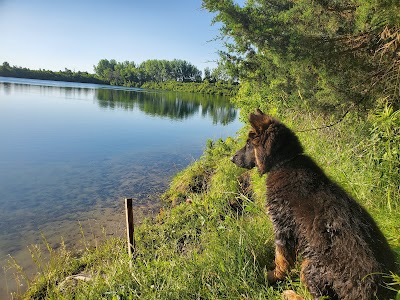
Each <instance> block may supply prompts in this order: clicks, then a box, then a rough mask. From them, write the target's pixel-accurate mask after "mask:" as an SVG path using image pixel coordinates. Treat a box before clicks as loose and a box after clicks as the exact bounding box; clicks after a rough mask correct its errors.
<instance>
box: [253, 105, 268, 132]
mask: <svg viewBox="0 0 400 300" xmlns="http://www.w3.org/2000/svg"><path fill="white" fill-rule="evenodd" d="M249 121H250V124H251V126H252V127H253V128H254V130H255V131H256V132H257V133H261V131H263V130H265V129H266V128H268V126H269V124H270V121H271V118H270V117H269V116H267V115H266V114H264V113H263V112H262V111H261V110H260V109H258V108H257V109H256V112H255V113H254V114H250V116H249Z"/></svg>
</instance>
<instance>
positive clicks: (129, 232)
mask: <svg viewBox="0 0 400 300" xmlns="http://www.w3.org/2000/svg"><path fill="white" fill-rule="evenodd" d="M132 201H133V200H132V198H129V199H128V198H126V199H125V212H126V236H127V241H128V254H129V257H130V258H132V254H133V253H134V252H135V239H134V236H133V235H134V226H133V210H132Z"/></svg>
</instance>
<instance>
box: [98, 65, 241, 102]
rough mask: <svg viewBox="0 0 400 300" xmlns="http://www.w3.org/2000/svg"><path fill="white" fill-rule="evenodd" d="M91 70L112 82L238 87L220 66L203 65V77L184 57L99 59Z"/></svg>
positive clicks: (228, 90)
mask: <svg viewBox="0 0 400 300" xmlns="http://www.w3.org/2000/svg"><path fill="white" fill-rule="evenodd" d="M94 70H95V72H96V76H97V78H99V79H101V80H103V81H107V82H109V83H110V84H112V85H119V86H129V87H142V88H147V89H162V90H169V91H184V92H198V93H204V94H219V95H228V96H230V95H233V94H235V93H236V91H237V81H236V80H234V78H232V77H230V76H229V75H227V72H226V71H225V70H224V68H223V67H222V66H218V67H217V68H215V69H213V70H211V69H209V68H206V69H205V70H204V77H202V72H201V71H200V70H199V69H197V68H196V67H195V66H194V65H192V64H191V63H189V62H187V61H185V60H178V59H175V60H172V61H168V60H157V59H152V60H146V61H144V62H142V63H141V64H139V65H137V64H135V63H134V62H129V61H125V62H117V61H115V60H114V59H112V60H107V59H102V60H100V61H99V63H98V64H97V66H95V67H94Z"/></svg>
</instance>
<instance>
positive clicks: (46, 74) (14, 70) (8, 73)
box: [0, 62, 108, 84]
mask: <svg viewBox="0 0 400 300" xmlns="http://www.w3.org/2000/svg"><path fill="white" fill-rule="evenodd" d="M0 76H4V77H16V78H29V79H41V80H55V81H67V82H82V83H97V84H108V82H105V81H103V80H101V79H99V78H98V77H96V76H95V75H94V74H90V73H88V72H80V71H78V72H73V71H71V70H68V69H65V70H64V71H58V72H54V71H50V70H42V69H40V70H31V69H28V68H23V67H17V66H12V67H11V66H10V64H9V63H8V62H4V63H3V64H2V65H0Z"/></svg>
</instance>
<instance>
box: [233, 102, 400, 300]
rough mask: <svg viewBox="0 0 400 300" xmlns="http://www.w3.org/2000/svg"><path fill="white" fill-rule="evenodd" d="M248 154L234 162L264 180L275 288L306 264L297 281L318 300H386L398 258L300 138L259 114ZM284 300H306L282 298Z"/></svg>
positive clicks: (289, 294) (254, 117) (242, 153)
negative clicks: (272, 241) (296, 266)
mask: <svg viewBox="0 0 400 300" xmlns="http://www.w3.org/2000/svg"><path fill="white" fill-rule="evenodd" d="M249 120H250V124H251V125H252V127H253V129H252V130H251V131H250V132H249V135H248V140H247V143H246V145H245V147H244V148H242V149H241V150H239V151H238V152H237V153H236V154H235V155H234V156H233V157H232V159H231V160H232V162H233V163H235V164H236V165H237V166H239V167H242V168H247V169H251V168H253V167H257V168H258V170H259V172H260V173H261V174H264V173H267V172H268V173H269V174H268V179H267V199H268V200H267V208H268V214H269V216H270V218H271V221H272V223H273V227H274V232H275V269H274V270H272V271H269V272H268V281H269V282H270V283H275V282H276V281H278V280H282V279H284V278H285V276H286V275H287V274H288V273H289V271H290V270H291V268H292V267H293V265H294V263H295V261H296V259H297V258H299V257H300V258H301V259H302V264H301V274H300V280H301V281H302V282H303V283H304V284H305V285H306V286H307V288H308V289H309V291H310V293H311V295H312V296H313V297H314V298H315V299H319V298H320V297H323V296H329V297H330V299H343V300H345V299H346V300H355V299H363V300H367V299H376V298H377V297H378V298H379V299H386V298H388V297H389V294H390V291H389V290H388V289H387V287H385V282H384V279H385V276H382V275H385V274H390V273H391V272H395V267H396V266H395V258H394V255H393V253H392V251H391V249H390V247H389V245H388V243H387V241H386V239H385V237H384V236H383V234H382V232H381V231H380V230H379V228H378V227H377V225H376V224H375V222H374V220H373V219H372V218H371V216H370V215H369V214H368V213H367V212H366V211H365V210H364V209H363V208H362V207H361V206H360V205H359V204H358V203H357V202H356V201H355V200H353V199H352V198H351V197H350V196H349V195H347V194H346V192H345V191H344V190H343V189H341V188H340V187H339V186H338V185H337V184H335V183H334V182H332V181H331V180H330V179H329V178H328V177H327V176H326V175H325V174H324V172H323V171H322V170H321V169H320V168H319V167H318V166H317V165H316V163H315V162H314V161H313V160H312V159H311V158H310V157H308V156H307V155H304V154H303V148H302V146H301V144H300V142H299V140H298V139H297V137H296V136H295V134H294V133H293V132H292V131H291V130H290V129H288V128H287V127H286V126H285V125H283V124H282V123H280V122H278V121H277V120H275V119H273V118H271V117H269V116H267V115H265V114H263V113H262V112H261V111H260V110H257V112H256V113H255V114H250V119H249ZM284 295H285V297H286V298H287V299H302V298H301V297H300V296H298V295H296V294H295V293H294V292H293V291H285V292H284Z"/></svg>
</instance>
